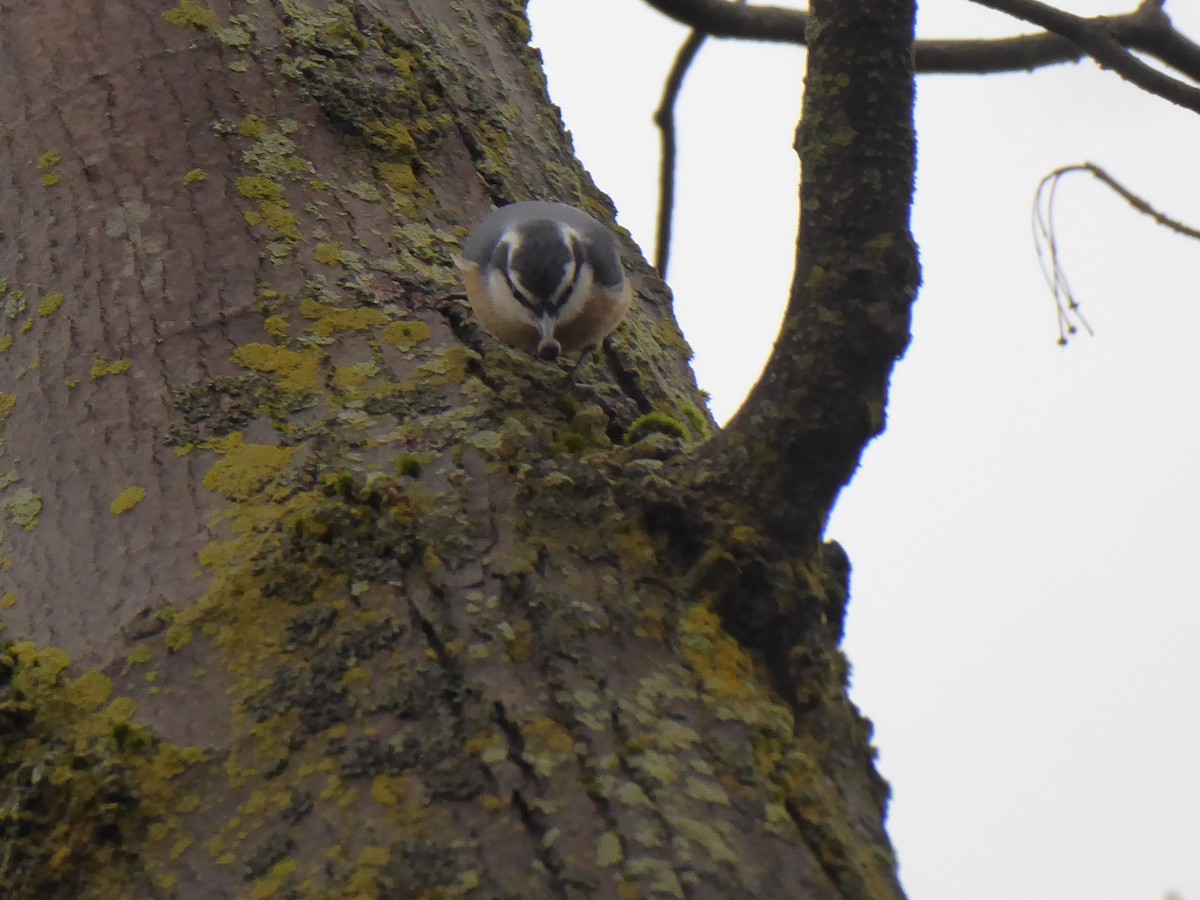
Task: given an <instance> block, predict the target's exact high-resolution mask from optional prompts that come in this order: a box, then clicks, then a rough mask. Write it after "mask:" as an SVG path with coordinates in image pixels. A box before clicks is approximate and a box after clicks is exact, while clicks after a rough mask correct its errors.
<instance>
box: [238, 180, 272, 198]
mask: <svg viewBox="0 0 1200 900" xmlns="http://www.w3.org/2000/svg"><path fill="white" fill-rule="evenodd" d="M236 185H237V189H238V193H239V194H241V195H242V196H243V197H247V198H249V199H251V200H282V199H283V185H281V184H279V183H278V182H276V181H272V180H271V179H270V178H268V177H267V176H265V175H244V176H242V177H241V178H239V179H238V180H237V182H236Z"/></svg>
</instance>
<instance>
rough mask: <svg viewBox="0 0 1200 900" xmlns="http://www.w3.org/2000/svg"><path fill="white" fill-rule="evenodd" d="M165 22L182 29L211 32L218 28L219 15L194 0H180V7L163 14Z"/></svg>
mask: <svg viewBox="0 0 1200 900" xmlns="http://www.w3.org/2000/svg"><path fill="white" fill-rule="evenodd" d="M162 17H163V21H164V22H166V23H167V24H169V25H178V26H179V27H180V28H187V27H189V26H190V27H192V28H199V29H201V30H202V31H211V30H212V29H214V28H216V27H217V21H218V20H217V14H216V13H215V12H213V11H212V10H211V9H208V8H207V7H205V6H201V5H200V4H199V3H195V2H193V0H179V5H178V6H176V7H175V8H174V9H168V10H167V11H166V12H165V13H163V14H162Z"/></svg>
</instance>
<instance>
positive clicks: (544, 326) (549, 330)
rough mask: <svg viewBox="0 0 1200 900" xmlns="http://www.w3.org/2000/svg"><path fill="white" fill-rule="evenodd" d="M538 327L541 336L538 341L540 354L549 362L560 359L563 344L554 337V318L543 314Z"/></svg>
mask: <svg viewBox="0 0 1200 900" xmlns="http://www.w3.org/2000/svg"><path fill="white" fill-rule="evenodd" d="M537 329H538V334H539V335H540V337H541V339H540V340H539V341H538V348H537V352H538V356H540V357H541V358H542V359H544V360H546V361H547V362H554V360H556V359H558V354H559V353H561V352H562V345H561V344H560V343H559V342H558V341H556V340H555V339H554V319H553V318H551V317H550V316H542V317H541V318H540V319H538V322H537Z"/></svg>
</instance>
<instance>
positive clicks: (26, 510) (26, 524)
mask: <svg viewBox="0 0 1200 900" xmlns="http://www.w3.org/2000/svg"><path fill="white" fill-rule="evenodd" d="M0 508H3V509H4V511H5V512H6V513H8V516H9V518H10V519H12V520H13V522H14V523H15V524H17V525H20V526H21V527H22V528H24V529H25V530H26V531H33V530H34V529H35V528H37V524H38V516H39V515H40V514H41V512H42V496H41V494H38V493H36V492H35V491H33V490H31V489H30V488H17V489H16V490H15V491H13V492H12V493H11V494H9V495H8V496H7V497H5V498H4V500H3V501H2V502H0Z"/></svg>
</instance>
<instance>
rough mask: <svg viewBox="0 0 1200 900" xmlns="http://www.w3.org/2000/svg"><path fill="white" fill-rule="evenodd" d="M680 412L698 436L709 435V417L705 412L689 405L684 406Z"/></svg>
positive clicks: (693, 432) (704, 436)
mask: <svg viewBox="0 0 1200 900" xmlns="http://www.w3.org/2000/svg"><path fill="white" fill-rule="evenodd" d="M679 412H680V413H681V414H682V415H683V418H684V421H685V422H687V423H688V427H689V428H691V429H692V434H694V435H695V436H696V437H698V438H706V437H708V435H709V427H708V417H707V416H705V415H704V413H702V412H700V410H698V409H696V407H694V406H689V405H684V406H682V407H681V408H680V410H679Z"/></svg>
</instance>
